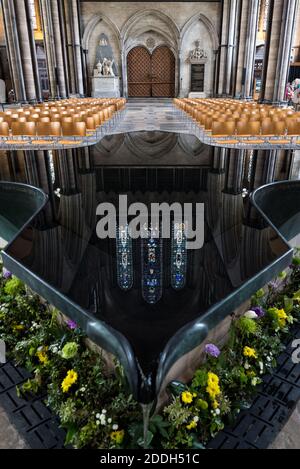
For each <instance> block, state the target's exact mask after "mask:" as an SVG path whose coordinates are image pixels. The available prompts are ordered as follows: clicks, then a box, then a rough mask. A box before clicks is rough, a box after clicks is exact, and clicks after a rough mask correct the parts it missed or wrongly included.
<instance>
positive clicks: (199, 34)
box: [81, 2, 221, 96]
mask: <svg viewBox="0 0 300 469" xmlns="http://www.w3.org/2000/svg"><path fill="white" fill-rule="evenodd" d="M81 14H82V23H83V24H82V31H83V48H84V49H85V50H87V51H88V52H87V63H88V71H89V75H90V77H91V76H92V73H93V68H94V66H95V59H96V50H97V46H98V40H99V37H100V34H101V33H105V34H106V35H107V37H108V39H109V41H110V44H111V46H112V49H113V53H114V58H115V61H116V64H117V68H118V72H119V76H120V78H121V91H123V94H124V95H125V96H126V95H127V73H126V57H127V54H128V52H129V51H130V50H131V49H132V48H133V47H135V46H139V45H143V46H145V47H146V48H148V49H149V51H150V52H152V51H153V50H154V49H155V48H156V47H157V46H159V45H167V46H168V47H169V48H170V49H171V50H172V52H173V53H174V56H175V59H176V94H178V95H180V96H187V94H188V92H189V91H190V80H191V77H190V63H189V53H190V51H191V50H193V49H194V48H195V41H196V40H199V41H200V47H201V49H204V50H205V51H206V52H207V56H208V57H207V62H206V67H205V68H206V69H205V83H204V91H205V93H206V94H207V95H210V94H212V92H213V78H214V65H215V58H216V55H215V51H216V50H217V49H218V46H219V37H218V31H219V28H220V17H221V3H220V2H160V3H153V2H143V3H142V2H126V4H124V3H122V2H82V3H81Z"/></svg>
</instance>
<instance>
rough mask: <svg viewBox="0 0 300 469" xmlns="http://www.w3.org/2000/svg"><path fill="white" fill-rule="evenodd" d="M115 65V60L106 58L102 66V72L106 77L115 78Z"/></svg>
mask: <svg viewBox="0 0 300 469" xmlns="http://www.w3.org/2000/svg"><path fill="white" fill-rule="evenodd" d="M113 64H114V60H113V59H107V58H106V57H104V60H103V64H102V70H103V76H105V77H114V76H115V74H114V71H113Z"/></svg>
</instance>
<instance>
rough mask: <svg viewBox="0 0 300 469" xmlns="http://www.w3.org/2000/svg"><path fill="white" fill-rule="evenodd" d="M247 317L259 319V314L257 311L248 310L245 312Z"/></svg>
mask: <svg viewBox="0 0 300 469" xmlns="http://www.w3.org/2000/svg"><path fill="white" fill-rule="evenodd" d="M244 316H245V318H247V319H257V318H258V315H257V314H256V312H255V311H251V310H250V311H247V312H246V313H245V314H244Z"/></svg>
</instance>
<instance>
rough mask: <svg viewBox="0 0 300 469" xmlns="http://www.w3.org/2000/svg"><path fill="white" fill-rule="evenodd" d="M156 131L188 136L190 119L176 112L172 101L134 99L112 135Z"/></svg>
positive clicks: (127, 106) (129, 103)
mask: <svg viewBox="0 0 300 469" xmlns="http://www.w3.org/2000/svg"><path fill="white" fill-rule="evenodd" d="M155 130H156V131H161V132H176V133H187V134H188V133H190V132H191V125H190V124H189V121H188V119H184V117H183V115H182V114H180V113H179V112H176V110H175V108H174V106H173V105H172V100H171V99H169V100H167V99H155V100H154V101H153V100H151V99H149V100H147V99H144V100H143V99H132V100H130V101H129V102H128V103H127V105H126V109H125V111H124V114H123V117H122V119H121V120H120V122H119V123H117V124H116V125H115V126H114V128H113V130H112V132H111V133H113V134H119V133H126V132H138V131H146V132H147V131H148V132H149V131H155Z"/></svg>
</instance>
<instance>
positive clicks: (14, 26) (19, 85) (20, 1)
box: [2, 0, 41, 101]
mask: <svg viewBox="0 0 300 469" xmlns="http://www.w3.org/2000/svg"><path fill="white" fill-rule="evenodd" d="M2 8H3V16H4V21H5V35H6V43H7V49H8V55H9V61H10V65H11V72H12V81H13V86H14V90H15V95H16V99H17V100H19V101H29V100H35V99H38V100H40V99H41V88H40V82H39V76H38V66H37V58H36V49H35V42H34V36H33V28H32V24H31V19H30V10H29V4H28V0H2Z"/></svg>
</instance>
